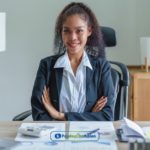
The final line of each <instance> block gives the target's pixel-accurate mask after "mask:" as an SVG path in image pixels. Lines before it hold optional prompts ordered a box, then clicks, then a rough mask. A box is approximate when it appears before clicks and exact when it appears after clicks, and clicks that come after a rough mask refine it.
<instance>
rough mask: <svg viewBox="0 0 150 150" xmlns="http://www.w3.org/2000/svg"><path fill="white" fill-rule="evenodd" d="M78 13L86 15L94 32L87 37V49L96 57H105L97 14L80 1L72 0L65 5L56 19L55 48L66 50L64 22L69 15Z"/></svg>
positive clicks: (58, 51)
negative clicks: (62, 34)
mask: <svg viewBox="0 0 150 150" xmlns="http://www.w3.org/2000/svg"><path fill="white" fill-rule="evenodd" d="M76 14H78V15H80V16H81V17H82V16H84V18H85V20H86V21H87V23H88V25H89V26H91V28H92V34H91V35H90V36H89V37H88V39H87V43H86V51H87V52H88V53H89V54H91V55H93V56H95V57H105V45H104V41H103V38H102V33H101V29H100V25H99V23H98V21H97V19H96V16H95V14H94V13H93V12H92V10H91V9H90V8H89V7H88V6H86V5H85V4H83V3H79V2H71V3H70V4H68V5H67V6H65V8H64V9H63V10H62V11H61V13H60V14H59V16H58V18H57V20H56V25H55V37H54V48H55V50H56V51H57V53H62V52H64V51H65V46H64V44H63V41H62V36H61V33H62V27H63V23H64V22H65V20H66V19H67V17H69V16H71V15H76Z"/></svg>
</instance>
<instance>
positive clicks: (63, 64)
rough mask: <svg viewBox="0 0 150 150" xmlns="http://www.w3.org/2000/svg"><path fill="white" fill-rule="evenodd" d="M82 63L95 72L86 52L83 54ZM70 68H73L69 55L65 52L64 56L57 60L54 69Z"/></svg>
mask: <svg viewBox="0 0 150 150" xmlns="http://www.w3.org/2000/svg"><path fill="white" fill-rule="evenodd" d="M81 63H82V64H83V66H86V67H89V68H90V69H91V70H93V68H92V65H91V63H90V60H89V58H88V56H87V53H86V52H85V51H84V52H83V57H82V60H81ZM68 67H69V68H70V67H71V66H70V61H69V57H68V53H67V52H65V54H64V55H62V56H61V57H59V58H58V59H57V61H56V63H55V65H54V68H68Z"/></svg>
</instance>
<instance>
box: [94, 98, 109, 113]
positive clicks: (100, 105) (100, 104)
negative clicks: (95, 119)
mask: <svg viewBox="0 0 150 150" xmlns="http://www.w3.org/2000/svg"><path fill="white" fill-rule="evenodd" d="M106 103H107V97H104V96H102V97H101V98H100V99H99V100H98V101H97V103H96V104H95V106H94V108H93V109H92V112H98V111H100V110H102V109H103V108H104V106H105V105H106Z"/></svg>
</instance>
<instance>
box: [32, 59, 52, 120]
mask: <svg viewBox="0 0 150 150" xmlns="http://www.w3.org/2000/svg"><path fill="white" fill-rule="evenodd" d="M47 68H48V66H47V62H46V61H44V59H43V60H41V62H40V65H39V68H38V71H37V75H36V79H35V82H34V86H33V91H32V96H31V107H32V117H33V120H41V121H42V120H52V119H53V118H52V117H51V116H50V115H49V114H48V112H47V111H46V109H45V107H44V105H43V104H42V93H43V89H44V86H45V85H47V82H48V78H49V76H50V75H49V74H50V73H49V72H48V69H47Z"/></svg>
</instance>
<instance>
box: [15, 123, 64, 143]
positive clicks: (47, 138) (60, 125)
mask: <svg viewBox="0 0 150 150" xmlns="http://www.w3.org/2000/svg"><path fill="white" fill-rule="evenodd" d="M28 126H33V127H34V126H36V127H42V126H47V127H48V126H49V127H50V130H47V134H44V135H43V136H41V137H32V136H25V135H23V134H20V133H17V136H16V138H15V140H16V141H23V142H28V141H29V142H47V141H50V134H51V131H52V130H51V127H52V126H53V127H55V131H65V123H22V124H21V127H22V128H25V127H28Z"/></svg>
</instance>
